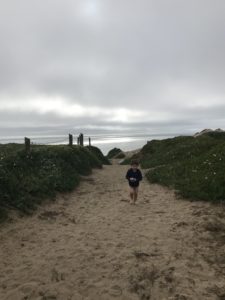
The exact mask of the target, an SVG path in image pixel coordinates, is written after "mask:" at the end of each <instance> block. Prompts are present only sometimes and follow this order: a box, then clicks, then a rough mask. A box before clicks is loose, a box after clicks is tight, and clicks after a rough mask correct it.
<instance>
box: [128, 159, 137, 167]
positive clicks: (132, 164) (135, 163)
mask: <svg viewBox="0 0 225 300" xmlns="http://www.w3.org/2000/svg"><path fill="white" fill-rule="evenodd" d="M130 165H131V166H139V162H138V161H137V160H132V161H131V164H130Z"/></svg>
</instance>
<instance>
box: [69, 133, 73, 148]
mask: <svg viewBox="0 0 225 300" xmlns="http://www.w3.org/2000/svg"><path fill="white" fill-rule="evenodd" d="M69 146H73V135H72V134H69Z"/></svg>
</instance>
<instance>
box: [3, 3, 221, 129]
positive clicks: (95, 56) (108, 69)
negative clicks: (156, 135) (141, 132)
mask: <svg viewBox="0 0 225 300" xmlns="http://www.w3.org/2000/svg"><path fill="white" fill-rule="evenodd" d="M224 11H225V2H224V1H223V0H216V1H212V0H198V1H195V0H190V1H184V0H171V1H167V0H154V1H147V0H133V1H128V0H122V1H119V0H116V1H111V0H106V1H105V0H104V1H103V0H82V1H81V0H75V1H72V0H65V1H59V0H46V1H45V2H42V1H37V0H32V1H28V0H21V1H16V0H8V1H7V2H6V1H3V0H0V38H1V49H0V78H1V80H0V105H1V109H0V125H1V126H2V128H5V127H13V126H19V127H21V128H24V126H25V127H29V126H37V127H38V126H43V125H44V126H46V127H48V126H52V127H54V126H55V127H56V128H58V126H65V127H66V128H73V127H76V126H78V125H80V126H85V125H96V126H103V127H104V126H106V125H107V126H112V125H114V126H122V127H124V128H133V127H136V128H140V127H141V128H152V130H155V131H157V130H158V131H163V130H164V131H167V130H170V128H172V129H171V130H174V131H176V132H187V131H194V130H195V129H201V128H202V127H211V126H213V127H225V119H224V117H223V115H224V113H225V85H224V80H225V59H224V53H225V13H224ZM58 98H60V99H61V100H62V101H63V103H65V107H67V106H69V105H74V104H76V105H79V106H82V107H83V109H90V108H93V109H96V110H97V113H96V114H95V115H94V116H93V115H91V114H90V115H86V113H85V112H84V113H83V114H81V115H79V116H78V115H76V113H75V114H74V117H73V116H71V115H70V116H68V114H67V113H66V109H65V115H63V113H64V110H60V109H59V110H58V111H57V109H52V110H51V109H49V110H48V111H46V112H45V113H44V114H43V111H42V110H43V107H44V106H45V103H48V99H51V101H52V102H51V103H54V101H57V100H54V99H58ZM36 99H42V101H40V108H39V107H38V106H37V105H35V106H34V107H33V108H32V107H30V108H29V109H28V110H27V109H26V107H27V106H28V107H29V105H30V103H32V102H33V103H34V102H35V101H37V100H36ZM6 102H7V103H8V104H9V103H11V104H12V109H9V107H6ZM15 104H17V105H15ZM18 105H19V106H20V109H19V110H18ZM52 106H53V108H54V104H52ZM13 107H14V108H13ZM98 108H99V109H98ZM121 108H123V109H126V110H127V111H129V112H127V114H128V118H127V119H126V120H125V121H124V120H122V118H121V120H120V117H121V116H119V118H116V117H115V115H116V114H117V113H118V111H119V109H121ZM13 110H14V111H13ZM107 110H108V111H109V112H111V111H112V115H113V118H110V117H109V115H110V114H109V115H108V114H107V116H106V118H104V112H106V111H107ZM136 110H137V111H140V112H143V116H142V115H140V116H135V114H134V115H132V112H135V111H136ZM25 116H26V118H25ZM129 116H130V117H129ZM132 123H134V124H132Z"/></svg>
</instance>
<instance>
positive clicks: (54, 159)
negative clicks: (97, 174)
mask: <svg viewBox="0 0 225 300" xmlns="http://www.w3.org/2000/svg"><path fill="white" fill-rule="evenodd" d="M1 148H2V151H1V155H2V156H1V159H0V209H1V210H0V219H1V218H3V217H4V216H5V210H6V208H9V207H11V208H16V209H18V210H21V211H23V212H29V211H30V210H33V209H34V208H35V207H36V206H37V204H40V203H41V202H42V201H43V200H44V199H46V198H54V197H55V195H56V193H57V192H66V191H72V190H73V189H74V188H75V187H76V186H77V185H78V184H79V181H80V175H88V174H90V173H91V171H92V168H101V167H102V162H101V161H100V160H99V158H98V157H96V155H95V154H94V153H93V151H90V149H87V148H85V147H80V146H73V147H69V146H32V150H31V153H30V154H27V153H26V152H25V151H24V150H21V149H16V150H15V151H10V153H9V154H7V153H6V152H5V151H3V147H1ZM6 148H7V146H6ZM99 151H100V150H99Z"/></svg>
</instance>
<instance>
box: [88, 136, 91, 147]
mask: <svg viewBox="0 0 225 300" xmlns="http://www.w3.org/2000/svg"><path fill="white" fill-rule="evenodd" d="M88 140H89V146H91V138H90V137H89V139H88Z"/></svg>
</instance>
